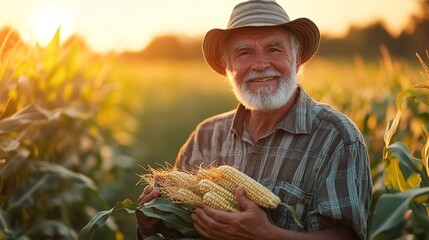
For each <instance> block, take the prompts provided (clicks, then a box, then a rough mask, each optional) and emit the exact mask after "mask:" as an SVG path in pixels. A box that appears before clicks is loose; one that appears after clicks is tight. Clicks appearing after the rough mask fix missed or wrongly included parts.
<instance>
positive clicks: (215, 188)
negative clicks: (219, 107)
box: [198, 179, 235, 202]
mask: <svg viewBox="0 0 429 240" xmlns="http://www.w3.org/2000/svg"><path fill="white" fill-rule="evenodd" d="M198 185H199V186H200V191H201V192H202V193H207V192H215V193H217V194H219V195H221V196H223V197H224V198H225V199H226V200H228V201H232V202H235V195H234V194H232V193H231V192H230V191H228V190H226V189H225V188H223V187H221V186H219V185H217V184H216V183H214V182H212V181H210V180H208V179H203V180H201V181H200V182H199V184H198Z"/></svg>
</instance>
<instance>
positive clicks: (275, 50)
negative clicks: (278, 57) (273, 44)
mask: <svg viewBox="0 0 429 240" xmlns="http://www.w3.org/2000/svg"><path fill="white" fill-rule="evenodd" d="M268 52H270V53H275V52H280V49H278V48H270V49H268Z"/></svg>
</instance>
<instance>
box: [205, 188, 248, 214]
mask: <svg viewBox="0 0 429 240" xmlns="http://www.w3.org/2000/svg"><path fill="white" fill-rule="evenodd" d="M203 201H204V203H205V204H206V205H208V206H210V207H212V208H216V209H218V210H222V211H227V212H240V211H241V210H240V208H239V207H238V206H237V205H235V204H233V203H231V202H230V201H228V200H226V199H225V198H224V197H222V196H221V195H219V194H217V193H215V192H207V193H205V194H204V196H203Z"/></svg>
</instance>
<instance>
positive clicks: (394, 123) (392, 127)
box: [384, 110, 402, 146]
mask: <svg viewBox="0 0 429 240" xmlns="http://www.w3.org/2000/svg"><path fill="white" fill-rule="evenodd" d="M401 115H402V112H401V110H398V111H397V112H396V115H395V118H394V119H393V120H390V121H389V123H388V124H387V127H386V131H385V132H384V144H385V146H389V145H390V140H391V139H392V137H393V135H394V134H395V132H396V130H397V128H398V125H399V120H400V119H401Z"/></svg>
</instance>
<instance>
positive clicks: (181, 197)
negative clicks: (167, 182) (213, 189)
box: [175, 188, 203, 206]
mask: <svg viewBox="0 0 429 240" xmlns="http://www.w3.org/2000/svg"><path fill="white" fill-rule="evenodd" d="M175 197H176V199H177V200H178V201H180V202H183V203H189V204H195V205H198V206H200V205H202V203H203V201H202V198H201V196H199V195H197V194H195V193H194V192H192V191H191V190H189V189H186V188H179V189H178V190H177V195H176V196H175Z"/></svg>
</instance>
